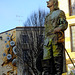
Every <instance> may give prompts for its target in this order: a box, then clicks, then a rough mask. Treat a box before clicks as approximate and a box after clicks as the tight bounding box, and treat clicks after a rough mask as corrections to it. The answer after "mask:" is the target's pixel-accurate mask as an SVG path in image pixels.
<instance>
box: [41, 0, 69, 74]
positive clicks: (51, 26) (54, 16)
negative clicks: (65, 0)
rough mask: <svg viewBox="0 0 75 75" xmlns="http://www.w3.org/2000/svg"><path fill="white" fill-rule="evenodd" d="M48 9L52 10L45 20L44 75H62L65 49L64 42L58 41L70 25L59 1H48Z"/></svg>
mask: <svg viewBox="0 0 75 75" xmlns="http://www.w3.org/2000/svg"><path fill="white" fill-rule="evenodd" d="M47 7H48V8H49V9H50V14H48V15H47V16H46V19H45V31H44V34H45V39H44V47H43V60H42V67H43V73H42V74H43V75H62V72H63V57H64V56H63V53H64V49H63V48H64V47H63V44H62V43H63V41H59V42H58V39H59V38H60V37H61V36H62V33H63V34H64V30H66V29H67V27H68V23H67V21H66V17H65V14H64V12H63V11H62V10H59V8H58V0H49V1H47ZM61 32H62V33H61ZM62 39H63V38H62ZM62 39H61V40H62Z"/></svg>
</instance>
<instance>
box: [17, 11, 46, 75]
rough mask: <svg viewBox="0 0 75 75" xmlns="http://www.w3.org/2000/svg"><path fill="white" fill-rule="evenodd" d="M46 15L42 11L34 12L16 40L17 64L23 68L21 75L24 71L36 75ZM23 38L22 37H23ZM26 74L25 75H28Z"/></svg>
mask: <svg viewBox="0 0 75 75" xmlns="http://www.w3.org/2000/svg"><path fill="white" fill-rule="evenodd" d="M46 15H47V13H46V12H45V11H44V10H39V11H38V12H34V13H33V14H31V16H30V17H29V18H28V19H27V21H26V22H25V23H24V26H25V27H24V30H23V31H21V34H20V37H19V39H18V40H17V41H18V42H17V56H18V62H19V61H21V62H19V63H20V64H21V65H22V67H23V71H22V72H23V74H22V75H25V73H26V69H27V71H28V73H30V75H37V74H38V70H37V69H36V58H37V56H38V53H39V52H40V51H41V50H42V49H43V39H44V35H43V30H44V21H45V16H46ZM23 36H24V37H23ZM28 73H27V75H29V74H28Z"/></svg>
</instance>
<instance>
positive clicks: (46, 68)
mask: <svg viewBox="0 0 75 75" xmlns="http://www.w3.org/2000/svg"><path fill="white" fill-rule="evenodd" d="M50 61H51V60H50V59H46V60H42V68H43V72H42V75H52V74H51V66H50V65H51V62H50Z"/></svg>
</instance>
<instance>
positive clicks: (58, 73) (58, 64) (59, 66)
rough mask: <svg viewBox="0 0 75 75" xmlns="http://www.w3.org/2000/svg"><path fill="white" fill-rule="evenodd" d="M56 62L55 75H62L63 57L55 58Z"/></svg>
mask: <svg viewBox="0 0 75 75" xmlns="http://www.w3.org/2000/svg"><path fill="white" fill-rule="evenodd" d="M54 62H55V68H56V74H55V75H62V69H63V66H62V57H61V56H59V57H54Z"/></svg>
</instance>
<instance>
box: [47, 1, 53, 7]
mask: <svg viewBox="0 0 75 75" xmlns="http://www.w3.org/2000/svg"><path fill="white" fill-rule="evenodd" d="M52 6H53V0H49V1H47V7H48V8H50V7H52Z"/></svg>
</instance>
